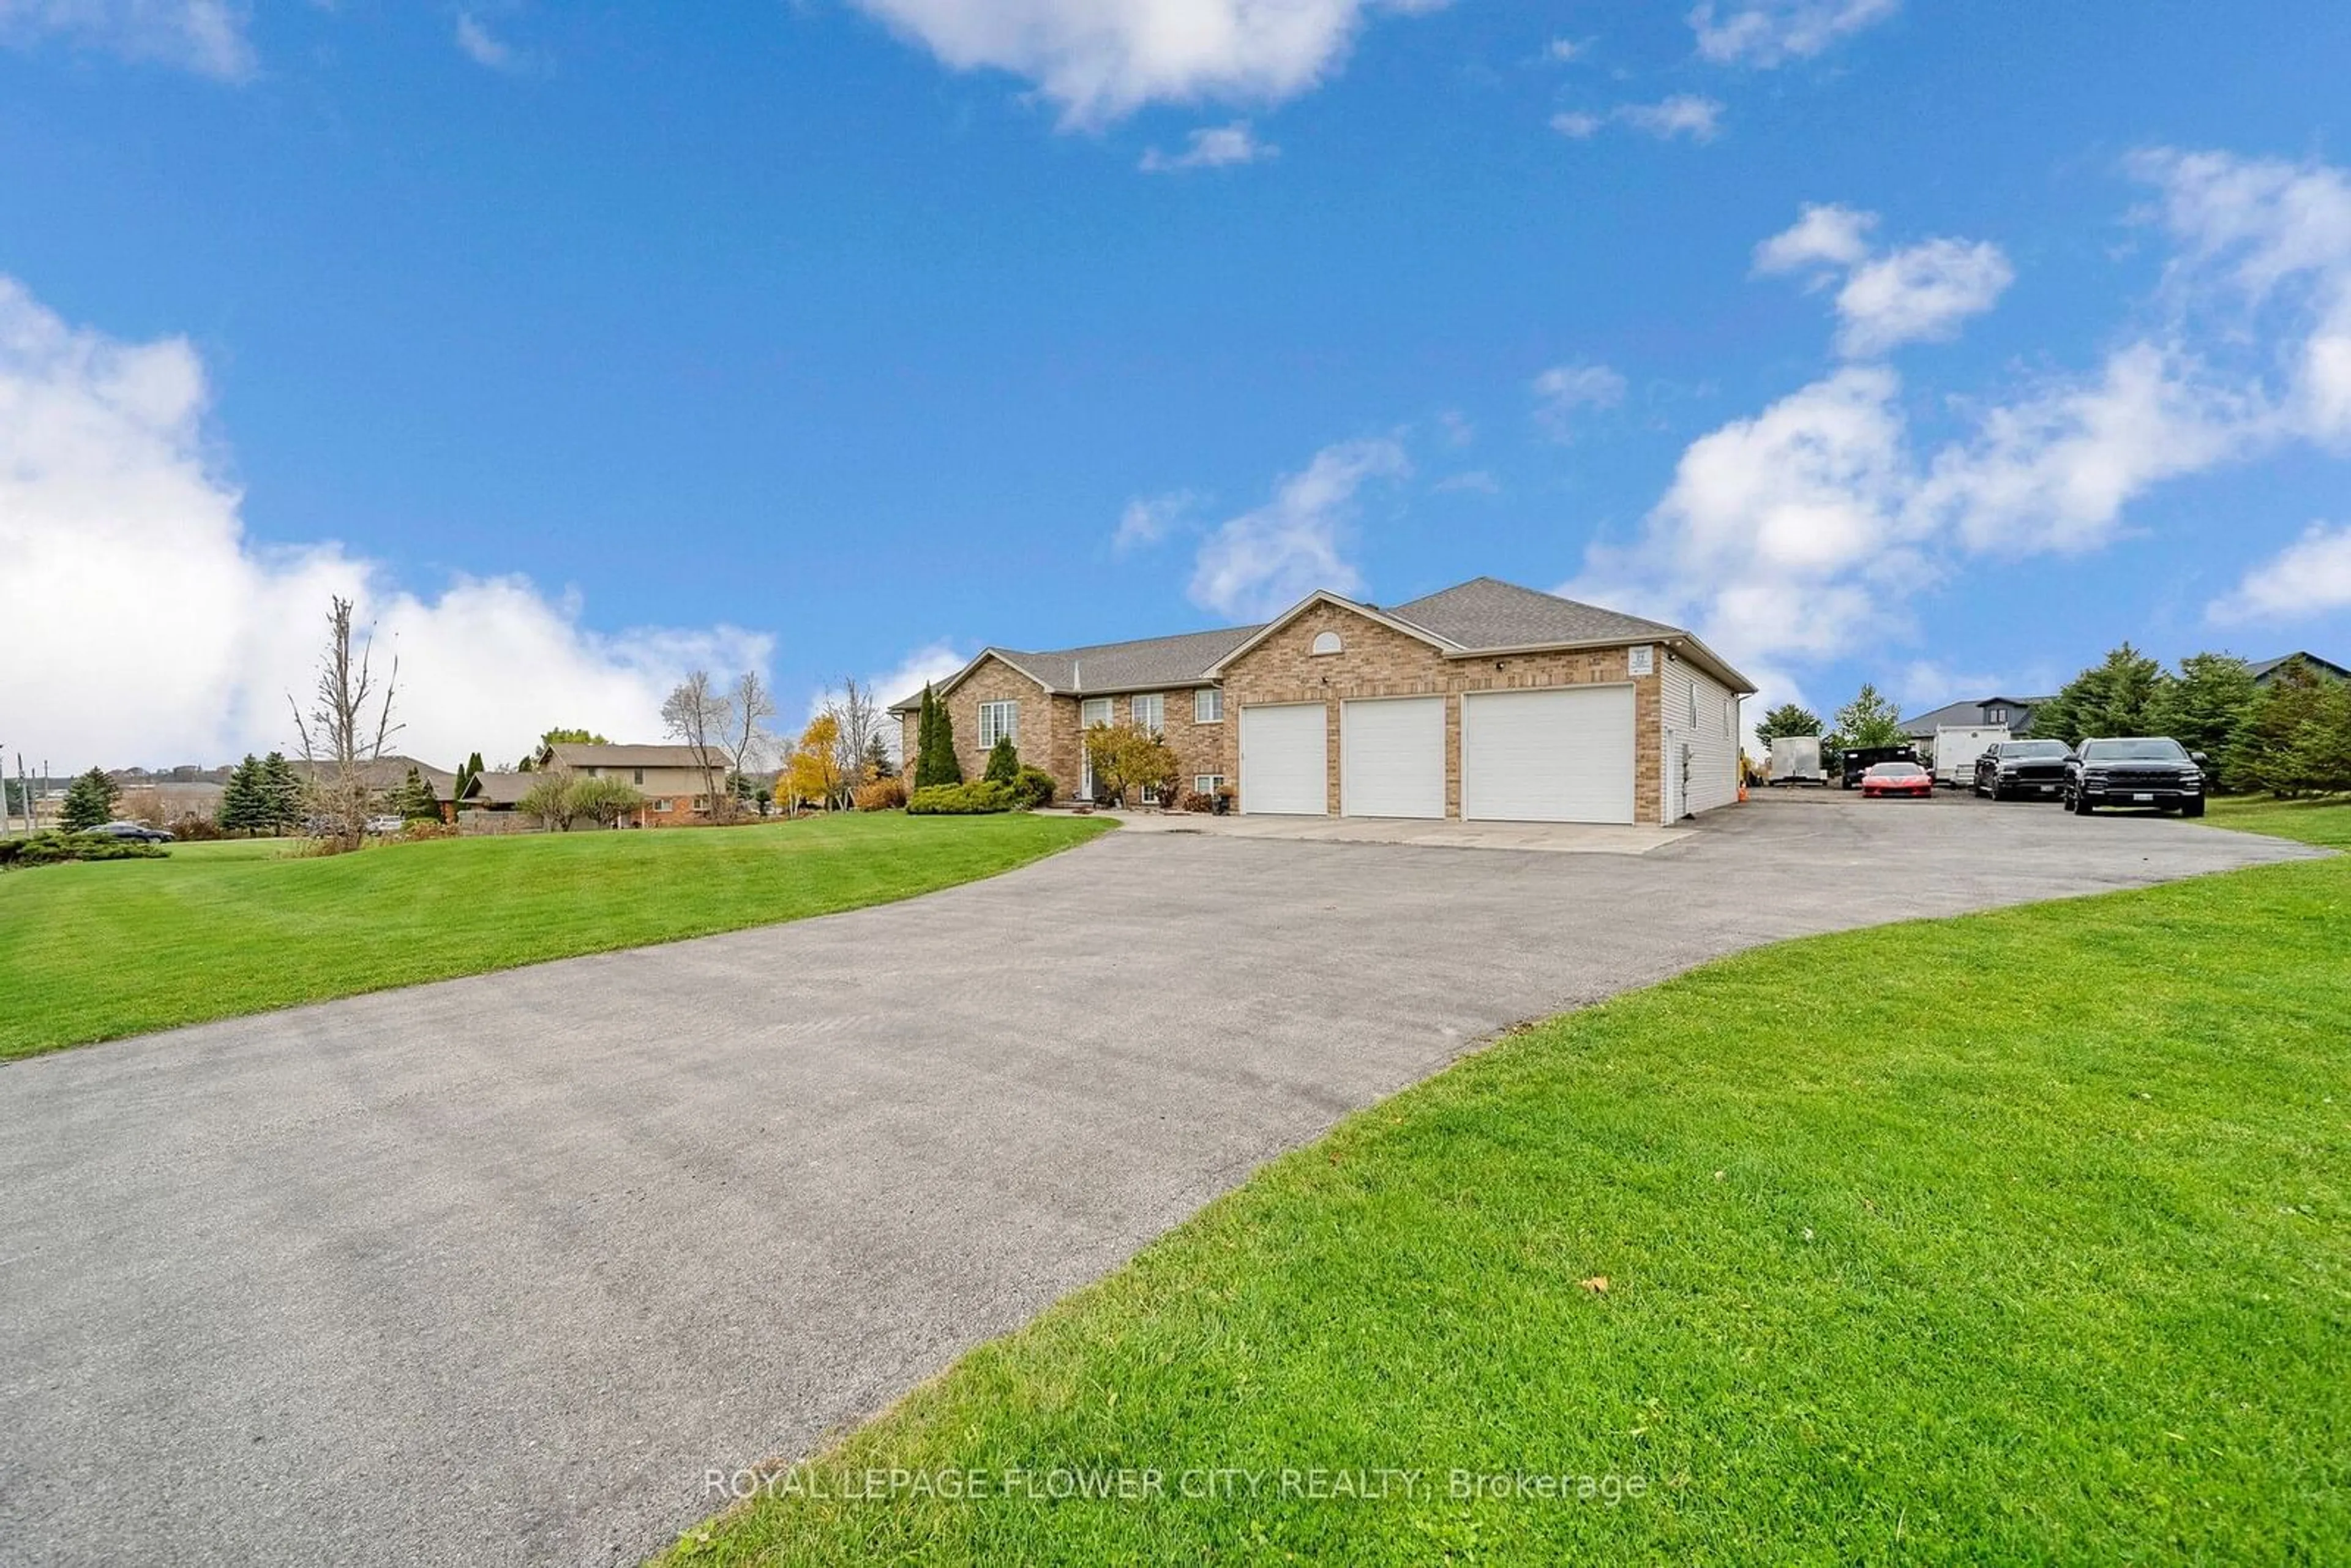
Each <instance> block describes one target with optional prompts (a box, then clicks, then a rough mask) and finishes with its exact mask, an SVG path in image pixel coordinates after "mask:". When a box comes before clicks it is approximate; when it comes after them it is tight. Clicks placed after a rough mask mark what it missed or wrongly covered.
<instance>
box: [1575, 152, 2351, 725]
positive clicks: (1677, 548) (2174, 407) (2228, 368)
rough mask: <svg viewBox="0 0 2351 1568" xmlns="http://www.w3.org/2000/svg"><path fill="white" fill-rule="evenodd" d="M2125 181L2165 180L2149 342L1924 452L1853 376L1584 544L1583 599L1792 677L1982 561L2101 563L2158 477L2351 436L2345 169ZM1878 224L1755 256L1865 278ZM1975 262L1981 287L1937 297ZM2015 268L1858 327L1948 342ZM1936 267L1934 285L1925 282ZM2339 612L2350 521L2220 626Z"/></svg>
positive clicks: (1879, 375) (2041, 381)
mask: <svg viewBox="0 0 2351 1568" xmlns="http://www.w3.org/2000/svg"><path fill="white" fill-rule="evenodd" d="M2131 169H2132V172H2133V173H2134V174H2136V175H2137V177H2139V178H2140V179H2142V180H2145V181H2147V182H2149V183H2153V184H2154V185H2155V186H2156V187H2157V190H2158V204H2157V206H2156V208H2155V209H2154V211H2153V212H2152V214H2150V219H2151V221H2153V222H2155V223H2156V224H2158V225H2160V227H2161V228H2162V229H2163V230H2164V231H2165V232H2166V233H2167V234H2168V236H2169V237H2170V238H2171V240H2172V241H2173V242H2174V244H2175V245H2176V246H2177V247H2178V249H2177V253H2176V255H2175V256H2174V258H2173V260H2172V262H2171V265H2170V266H2169V267H2168V269H2167V274H2166V281H2165V284H2164V287H2163V294H2162V299H2163V301H2165V302H2168V305H2169V307H2170V308H2169V310H2168V312H2164V313H2161V314H2162V319H2161V320H2160V322H2159V327H2158V329H2154V330H2147V331H2142V332H2140V333H2138V334H2137V335H2135V336H2132V337H2130V338H2127V339H2126V340H2123V341H2121V342H2120V343H2118V344H2117V345H2116V347H2114V348H2112V349H2111V350H2108V351H2107V352H2106V353H2105V355H2104V356H2103V357H2102V358H2101V359H2100V360H2099V361H2097V362H2096V363H2095V364H2094V365H2092V366H2090V367H2088V368H2086V369H2085V370H2082V371H2075V372H2069V373H2056V374H2050V375H2046V376H2043V377H2041V378H2038V379H2036V380H2034V381H2032V382H2027V383H2025V384H2023V385H2022V386H2019V387H2016V388H2013V389H2011V390H2010V391H2009V392H2006V393H2005V394H2004V395H2001V396H1997V397H1992V398H1988V399H1984V400H1981V401H1980V402H1954V403H1949V404H1947V405H1946V406H1948V407H1949V408H1950V409H1951V411H1952V412H1953V413H1955V414H1956V415H1957V416H1958V417H1959V420H1960V421H1961V430H1960V432H1959V434H1957V435H1955V436H1953V437H1951V438H1949V439H1946V440H1943V441H1940V442H1938V443H1935V444H1930V445H1929V444H1921V443H1919V442H1917V441H1916V440H1915V439H1914V437H1913V435H1912V433H1911V431H1910V429H1909V425H1908V418H1907V414H1906V412H1905V405H1904V402H1903V387H1902V383H1901V382H1900V380H1899V379H1898V378H1897V377H1896V375H1895V373H1894V371H1892V370H1891V369H1890V368H1888V367H1887V366H1886V365H1884V364H1876V363H1860V364H1852V365H1848V366H1846V367H1845V368H1844V369H1842V370H1839V371H1835V372H1834V373H1832V374H1831V375H1829V376H1827V377H1825V378H1823V380H1821V381H1818V382H1814V383H1813V384H1812V385H1810V386H1807V387H1804V388H1802V389H1800V390H1799V391H1797V392H1793V393H1791V394H1790V395H1788V396H1786V397H1784V398H1782V399H1781V400H1779V401H1778V402H1775V403H1773V404H1771V406H1770V407H1769V408H1767V409H1765V410H1764V411H1763V412H1762V413H1760V414H1757V415H1755V416H1753V417H1751V418H1748V419H1741V420H1735V421H1732V422H1731V423H1728V424H1726V425H1724V426H1722V427H1721V428H1720V429H1719V430H1716V431H1714V432H1712V433H1710V434H1706V435H1704V436H1701V437H1699V438H1698V440H1696V441H1694V442H1692V443H1691V444H1690V445H1689V447H1688V448H1687V451H1686V452H1685V453H1684V455H1683V456H1682V459H1681V463H1680V465H1679V466H1678V468H1677V470H1676V473H1675V477H1674V482H1673V485H1672V486H1671V487H1670V488H1669V489H1668V490H1667V493H1666V495H1665V497H1663V498H1662V499H1661V500H1660V501H1659V502H1658V504H1657V505H1656V507H1654V508H1653V509H1652V510H1651V512H1650V514H1649V515H1648V517H1646V518H1645V519H1644V520H1643V523H1642V525H1641V528H1640V529H1639V530H1638V532H1637V534H1636V535H1635V537H1634V538H1631V539H1630V540H1627V541H1623V542H1616V543H1611V544H1608V545H1605V546H1602V547H1598V548H1594V549H1592V550H1590V551H1589V552H1588V553H1587V556H1586V559H1585V563H1584V570H1583V576H1582V577H1581V578H1580V579H1579V580H1578V581H1577V582H1576V583H1575V584H1573V585H1572V586H1571V591H1575V592H1577V593H1578V594H1579V596H1582V597H1592V598H1599V599H1601V600H1603V601H1606V602H1613V603H1623V604H1626V605H1628V606H1630V607H1634V608H1646V609H1648V610H1649V611H1650V612H1652V613H1656V614H1658V615H1661V616H1663V617H1666V618H1667V619H1677V620H1681V621H1682V622H1684V623H1686V624H1689V625H1691V626H1693V627H1695V628H1696V629H1697V630H1698V631H1699V632H1700V633H1701V634H1703V635H1705V636H1707V637H1708V640H1709V641H1711V642H1714V643H1716V644H1717V645H1718V646H1719V647H1720V648H1722V649H1723V651H1724V652H1725V653H1727V654H1728V655H1729V656H1730V657H1731V658H1733V659H1735V660H1740V661H1741V662H1743V663H1747V664H1752V665H1753V666H1754V667H1755V668H1756V669H1763V670H1773V671H1784V670H1785V668H1786V667H1787V666H1789V665H1790V664H1799V665H1800V664H1804V663H1806V662H1808V661H1813V660H1818V659H1823V658H1827V657H1832V656H1834V655H1838V654H1842V653H1850V652H1852V651H1853V650H1854V649H1855V648H1858V647H1861V646H1864V645H1865V643H1867V641H1868V640H1869V639H1871V638H1872V637H1875V636H1879V635H1882V634H1884V633H1886V632H1895V633H1897V634H1898V633H1899V632H1901V631H1902V630H1903V629H1904V628H1905V627H1906V626H1907V622H1908V605H1909V601H1910V600H1911V599H1912V597H1913V596H1914V595H1915V594H1916V593H1917V592H1918V591H1920V590H1921V589H1923V588H1925V587H1927V586H1928V585H1931V584H1933V583H1935V582H1938V581H1939V580H1942V579H1944V578H1945V577H1946V576H1948V575H1949V573H1951V572H1952V571H1954V570H1959V569H1961V568H1962V567H1963V566H1964V565H1965V564H1966V563H1967V562H1969V561H1970V560H1972V559H1979V558H1980V557H1983V556H1985V555H1995V556H2002V557H2009V558H2018V557H2025V556H2031V555H2034V554H2043V553H2052V552H2056V553H2079V552H2085V551H2089V550H2095V549H2101V548H2104V547H2105V546H2107V545H2110V544H2112V543H2113V542H2114V541H2115V540H2116V538H2119V537H2121V535H2122V533H2123V531H2124V529H2125V528H2126V523H2127V517H2128V512H2129V508H2130V507H2131V505H2132V504H2133V503H2134V502H2135V501H2137V499H2138V498H2139V497H2142V496H2144V495H2146V494H2147V492H2148V491H2150V490H2152V489H2153V488H2155V487H2156V486H2158V485H2161V484H2162V483H2164V482H2165V481H2167V480H2171V479H2177V478H2179V477H2182V476H2189V475H2194V474H2200V473H2207V472H2210V471H2211V470H2213V469H2215V468H2218V467H2220V466H2221V465H2227V464H2231V463H2241V462H2246V461H2250V460H2252V459H2254V458H2257V457H2260V456H2262V455H2265V454H2268V453H2271V452H2274V451H2276V450H2278V449H2279V448H2280V447H2281V446H2283V445H2284V444H2288V443H2292V442H2295V441H2312V442H2319V443H2328V444H2334V443H2339V442H2342V441H2344V440H2346V437H2351V428H2346V425H2345V424H2343V423H2338V420H2337V412H2338V405H2337V403H2336V402H2335V401H2334V400H2335V392H2336V391H2337V383H2336V382H2334V381H2333V380H2331V379H2330V377H2331V375H2332V373H2333V371H2334V367H2335V361H2334V360H2333V358H2332V356H2333V354H2334V353H2335V345H2336V344H2337V343H2338V342H2340V343H2342V344H2344V345H2346V350H2345V351H2346V355H2351V180H2346V177H2345V176H2344V174H2343V172H2341V171H2339V170H2336V169H2334V168H2331V167H2328V166H2325V165H2320V164H2287V163H2279V162H2263V161H2258V160H2244V159H2238V158H2235V157H2232V156H2230V155H2228V154H2216V153H2195V154H2186V153H2179V152H2155V153H2149V154H2145V155H2142V156H2141V157H2138V158H2136V159H2134V160H2133V161H2132V164H2131ZM1867 219H1868V214H1856V213H1853V212H1850V211H1849V210H1847V209H1843V208H1814V209H1808V210H1807V212H1806V214H1805V217H1804V219H1803V220H1802V221H1801V222H1799V224H1798V225H1796V226H1795V227H1794V228H1792V229H1791V230H1789V231H1787V233H1786V234H1785V235H1780V236H1775V238H1774V239H1772V240H1770V241H1767V242H1765V244H1764V246H1761V247H1760V248H1759V250H1758V253H1757V256H1756V261H1757V266H1758V268H1759V270H1762V271H1766V272H1777V271H1802V270H1804V269H1806V268H1827V269H1830V270H1831V271H1832V273H1834V270H1836V269H1847V271H1848V289H1849V288H1850V287H1851V281H1852V279H1853V278H1855V277H1860V276H1862V275H1863V274H1864V273H1865V272H1866V271H1867V269H1868V268H1870V267H1874V266H1876V265H1877V264H1876V263H1875V262H1872V261H1870V260H1869V259H1868V258H1867V255H1866V252H1865V250H1864V251H1860V252H1859V253H1858V254H1857V247H1859V246H1864V245H1865V239H1864V237H1863V236H1864V235H1865V234H1866V231H1867V229H1868V226H1869V225H1868V221H1867ZM1930 243H1933V242H1930ZM1949 244H1951V245H1952V246H1960V248H1961V249H1965V248H1967V247H1964V246H1961V242H1949ZM1922 248H1924V247H1913V249H1914V250H1917V249H1922ZM1894 254H1895V255H1896V256H1907V255H1910V254H1911V253H1910V252H1896V253H1894ZM1953 254H1955V255H1956V254H1958V253H1957V252H1954V253H1953ZM1970 267H1972V268H1974V275H1975V282H1974V284H1973V285H1972V286H1959V287H1953V288H1952V289H1951V290H1950V291H1949V292H1948V293H1946V294H1942V295H1938V294H1937V292H1936V289H1938V288H1940V287H1942V286H1943V285H1944V284H1946V283H1948V282H1949V278H1950V276H1951V274H1952V273H1953V272H1954V271H1955V270H1956V271H1957V272H1959V273H1961V274H1965V273H1966V272H1967V271H1968V269H1969V268H1970ZM2004 270H2005V266H2004V262H2003V263H2002V264H2001V266H1999V267H1992V266H1991V265H1990V264H1989V263H1988V262H1985V261H1981V260H1976V261H1967V262H1963V263H1962V264H1960V265H1959V267H1956V268H1951V267H1928V268H1924V269H1920V270H1919V272H1918V274H1917V275H1914V276H1913V277H1911V278H1910V279H1909V280H1908V281H1907V282H1906V283H1904V285H1903V286H1902V287H1896V288H1893V289H1891V290H1890V291H1889V293H1888V296H1887V298H1889V299H1890V298H1895V297H1903V298H1904V309H1903V310H1901V311H1888V312H1880V311H1877V310H1876V303H1882V302H1868V301H1865V304H1864V306H1863V307H1861V308H1855V310H1854V311H1853V313H1852V314H1851V316H1850V317H1849V319H1848V323H1847V325H1848V327H1852V326H1853V325H1855V323H1860V322H1872V323H1875V324H1876V325H1878V326H1880V327H1889V326H1890V327H1891V329H1892V330H1891V331H1890V332H1889V335H1890V336H1892V337H1902V336H1917V335H1919V334H1920V333H1922V332H1924V331H1927V330H1929V329H1934V330H1941V329H1947V327H1948V324H1949V320H1951V319H1955V317H1956V315H1957V314H1959V313H1961V312H1960V311H1959V307H1960V306H1961V305H1974V304H1976V303H1978V302H1980V301H1981V300H1983V299H1984V298H1986V297H1987V296H1988V295H1990V294H1991V293H1992V292H1994V290H1993V288H1992V287H1991V282H1992V281H1993V280H1996V279H1997V278H1998V277H2000V276H2001V274H2002V273H2003V272H2004ZM1928 274H1931V275H1932V277H1933V278H1934V280H1935V287H1928V288H1914V287H1912V285H1914V284H1916V283H1917V276H1924V275H1928ZM1963 281H1964V280H1963ZM1914 292H1916V293H1923V294H1925V295H1926V296H1927V299H1926V301H1925V303H1923V304H1920V303H1918V302H1917V301H1912V300H1908V299H1907V296H1908V295H1909V294H1911V293H1914ZM1840 304H1841V306H1843V305H1844V297H1843V295H1840ZM1881 317H1882V319H1881ZM1858 346H1865V345H1855V344H1848V347H1858ZM2347 362H2351V361H2347ZM2345 390H2346V392H2351V383H2346V387H2345ZM2346 604H2351V529H2346V528H2340V527H2338V528H2334V529H2331V530H2330V529H2328V528H2314V530H2313V531H2312V532H2310V533H2309V534H2307V535H2305V536H2304V538H2302V539H2301V540H2299V541H2297V542H2296V543H2294V545H2292V546H2290V547H2288V548H2287V549H2285V550H2284V551H2283V552H2282V553H2281V554H2280V555H2279V556H2277V557H2276V558H2275V559H2273V560H2270V561H2268V562H2265V563H2262V565H2260V566H2257V567H2255V568H2254V569H2253V570H2251V571H2249V572H2248V573H2247V574H2246V576H2245V578H2244V580H2243V581H2242V582H2241V583H2240V584H2239V586H2238V587H2237V588H2236V590H2235V591H2232V592H2231V593H2230V594H2228V595H2227V596H2225V597H2223V598H2222V599H2220V600H2218V601H2215V603H2214V604H2213V605H2212V606H2211V607H2210V614H2211V615H2212V616H2213V618H2214V619H2215V620H2216V621H2220V622H2232V621H2256V620H2283V619H2289V618H2292V617H2294V616H2297V615H2305V614H2318V613H2324V612H2329V611H2331V610H2334V609H2336V608H2339V607H2341V606H2343V605H2346ZM1750 673H1751V672H1750ZM1920 684H1923V683H1920Z"/></svg>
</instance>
